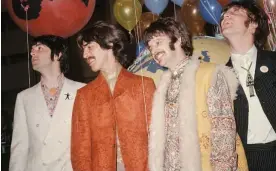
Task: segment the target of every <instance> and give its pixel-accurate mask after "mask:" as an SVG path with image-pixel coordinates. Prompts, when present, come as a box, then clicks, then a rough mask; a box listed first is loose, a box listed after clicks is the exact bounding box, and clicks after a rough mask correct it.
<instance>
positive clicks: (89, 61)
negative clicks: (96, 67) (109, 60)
mask: <svg viewBox="0 0 276 171" xmlns="http://www.w3.org/2000/svg"><path fill="white" fill-rule="evenodd" d="M95 61H96V58H95V57H94V56H91V57H88V58H87V59H86V62H87V63H88V65H91V64H93V63H94V62H95Z"/></svg>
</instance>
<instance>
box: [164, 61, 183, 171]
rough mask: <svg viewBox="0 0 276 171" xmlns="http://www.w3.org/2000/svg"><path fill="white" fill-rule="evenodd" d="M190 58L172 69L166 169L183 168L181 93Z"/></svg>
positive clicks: (165, 159)
mask: <svg viewBox="0 0 276 171" xmlns="http://www.w3.org/2000/svg"><path fill="white" fill-rule="evenodd" d="M187 63H188V60H187V59H186V60H184V61H182V62H181V63H180V64H179V65H178V66H176V68H175V69H174V70H173V71H172V78H171V82H170V84H169V87H168V90H167V95H166V101H165V123H166V124H165V136H166V141H165V155H164V156H165V157H164V171H179V170H180V169H181V164H180V153H179V117H178V113H179V112H178V110H179V93H180V85H181V79H182V74H183V73H184V69H185V66H186V64H187Z"/></svg>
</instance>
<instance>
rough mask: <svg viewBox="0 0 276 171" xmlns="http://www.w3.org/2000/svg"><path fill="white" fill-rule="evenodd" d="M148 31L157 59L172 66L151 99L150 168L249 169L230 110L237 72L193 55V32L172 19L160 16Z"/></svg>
mask: <svg viewBox="0 0 276 171" xmlns="http://www.w3.org/2000/svg"><path fill="white" fill-rule="evenodd" d="M144 34H145V35H144V39H145V42H146V44H147V46H148V48H149V50H150V52H151V53H152V55H153V58H154V59H155V60H156V62H157V63H158V64H160V65H161V66H164V67H167V68H168V71H165V72H164V73H163V75H162V77H161V80H160V83H159V85H158V87H157V90H156V92H155V94H154V99H153V107H152V108H153V109H152V119H151V124H150V138H149V167H150V170H151V171H161V170H163V171H175V170H178V171H228V170H237V168H238V169H239V170H243V171H245V170H247V163H246V158H245V154H244V150H243V147H242V145H241V142H240V139H239V137H238V136H237V133H236V124H235V118H234V115H233V111H232V100H233V99H234V97H235V92H236V88H237V86H238V81H237V79H236V77H235V75H234V73H233V72H231V71H230V70H229V69H228V68H226V67H225V66H222V65H220V66H218V65H215V64H211V63H200V61H199V60H198V57H192V54H193V47H192V39H191V37H190V34H189V33H188V31H187V29H186V27H185V25H184V24H182V23H179V22H177V21H175V20H174V19H173V18H160V19H158V20H157V21H155V22H153V23H152V24H151V25H150V26H149V28H147V29H146V30H145V32H144ZM238 163H239V164H238Z"/></svg>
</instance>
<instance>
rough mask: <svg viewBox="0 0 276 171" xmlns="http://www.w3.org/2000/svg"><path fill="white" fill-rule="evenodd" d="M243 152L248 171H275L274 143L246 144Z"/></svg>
mask: <svg viewBox="0 0 276 171" xmlns="http://www.w3.org/2000/svg"><path fill="white" fill-rule="evenodd" d="M245 152H246V157H247V163H248V168H249V171H276V141H273V142H269V143H266V144H247V145H246V148H245Z"/></svg>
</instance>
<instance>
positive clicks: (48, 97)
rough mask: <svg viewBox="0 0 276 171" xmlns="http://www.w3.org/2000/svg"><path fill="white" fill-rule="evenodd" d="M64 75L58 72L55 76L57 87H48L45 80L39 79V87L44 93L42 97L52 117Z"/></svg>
mask: <svg viewBox="0 0 276 171" xmlns="http://www.w3.org/2000/svg"><path fill="white" fill-rule="evenodd" d="M64 80H65V77H64V75H63V74H60V75H59V76H58V77H57V83H58V85H57V87H54V88H48V87H47V85H46V84H45V81H44V80H43V79H41V89H42V92H43V95H44V99H45V101H46V105H47V108H48V110H49V115H50V116H51V117H52V116H53V114H54V111H55V108H56V106H57V102H58V98H59V96H60V93H61V89H62V87H63V83H64Z"/></svg>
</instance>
